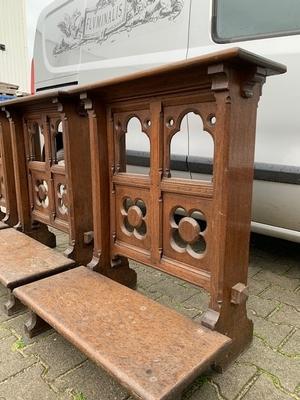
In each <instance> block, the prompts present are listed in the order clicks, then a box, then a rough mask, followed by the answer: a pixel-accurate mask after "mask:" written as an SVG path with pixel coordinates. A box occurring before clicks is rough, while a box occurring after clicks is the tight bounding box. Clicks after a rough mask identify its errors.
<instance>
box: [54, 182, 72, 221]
mask: <svg viewBox="0 0 300 400" xmlns="http://www.w3.org/2000/svg"><path fill="white" fill-rule="evenodd" d="M57 198H58V209H59V212H60V213H61V214H62V215H67V214H68V206H69V204H68V192H67V186H66V185H65V184H64V183H60V184H59V185H58V186H57Z"/></svg>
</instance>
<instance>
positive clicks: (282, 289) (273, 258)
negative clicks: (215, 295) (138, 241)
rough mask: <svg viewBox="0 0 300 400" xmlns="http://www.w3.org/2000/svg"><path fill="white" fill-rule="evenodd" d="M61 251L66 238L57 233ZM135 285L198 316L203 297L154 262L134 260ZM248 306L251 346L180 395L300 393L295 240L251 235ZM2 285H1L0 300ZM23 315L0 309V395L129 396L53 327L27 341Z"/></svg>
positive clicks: (80, 399)
mask: <svg viewBox="0 0 300 400" xmlns="http://www.w3.org/2000/svg"><path fill="white" fill-rule="evenodd" d="M58 242H59V246H58V250H63V249H64V248H65V247H66V237H65V236H64V235H62V234H60V235H59V237H58ZM132 266H133V268H135V269H136V271H137V272H138V290H139V291H141V292H142V293H144V294H145V295H146V296H149V297H151V298H153V299H155V300H157V301H159V302H160V303H162V304H164V305H166V306H168V307H172V308H174V309H176V310H177V311H178V312H181V313H183V314H185V315H186V316H188V317H190V318H194V319H196V320H199V319H200V318H201V314H202V313H203V311H204V310H205V308H206V307H207V304H208V295H207V294H206V293H205V292H204V291H203V290H201V289H200V290H199V289H198V288H197V287H195V286H192V285H190V284H187V283H185V282H183V281H180V280H178V279H175V278H172V277H169V276H167V275H165V274H163V273H161V272H158V271H155V270H153V269H151V268H146V267H143V266H140V265H137V264H132ZM249 284H250V292H251V293H250V299H249V302H248V312H249V315H250V317H251V318H252V319H253V320H254V323H255V337H254V341H253V344H252V346H251V347H250V348H249V349H248V350H247V351H246V352H245V353H244V354H243V355H242V356H241V357H239V359H238V360H237V361H236V362H235V363H234V364H233V365H232V366H231V367H230V368H229V369H228V370H227V371H226V372H225V373H224V374H223V375H218V374H216V373H213V372H210V371H208V372H207V373H206V375H205V376H201V377H200V378H199V379H198V380H196V381H195V382H194V384H193V385H191V386H190V387H189V388H188V390H187V391H186V392H185V394H184V396H183V399H184V400H217V399H219V400H222V399H223V400H240V399H243V400H260V399H262V400H281V399H282V400H288V399H300V251H299V245H296V244H292V243H288V242H284V241H280V240H277V239H271V238H264V237H262V236H258V235H254V236H253V238H252V245H251V260H250V268H249ZM4 295H5V290H4V289H3V288H0V301H1V300H2V301H3V300H4V297H3V296H4ZM26 318H27V313H26V312H25V311H24V312H21V313H20V314H18V315H17V316H14V317H10V318H9V317H6V316H5V315H4V314H3V313H2V312H1V311H0V400H67V399H69V400H72V399H73V400H129V399H130V400H132V398H131V397H130V396H129V395H128V393H127V392H126V391H125V390H124V389H123V388H121V387H120V386H119V385H118V384H117V383H116V382H115V381H114V380H113V379H111V378H110V377H109V376H108V375H107V374H106V373H105V372H104V371H103V370H102V369H100V368H98V367H97V366H95V364H93V363H92V362H90V361H89V360H87V359H86V357H85V356H84V355H82V354H81V353H80V352H79V351H77V350H76V349H75V348H74V347H73V346H71V345H70V344H69V343H68V342H66V341H65V340H64V339H63V338H62V337H61V336H59V335H58V334H57V333H56V332H54V331H49V332H47V333H44V334H42V335H40V336H39V337H37V338H35V339H33V340H29V339H27V338H26V337H24V336H23V330H22V326H23V323H24V321H25V319H26Z"/></svg>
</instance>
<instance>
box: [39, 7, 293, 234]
mask: <svg viewBox="0 0 300 400" xmlns="http://www.w3.org/2000/svg"><path fill="white" fill-rule="evenodd" d="M232 46H234V47H237V46H239V47H242V48H244V49H246V50H249V51H252V52H255V53H258V54H260V55H262V56H265V57H268V58H271V59H273V60H275V61H278V62H280V63H283V64H286V65H287V67H288V73H287V74H285V75H282V76H280V77H274V78H270V80H271V82H269V84H267V85H266V86H265V87H264V95H263V97H262V99H261V102H260V104H259V109H258V125H257V142H256V158H255V162H256V163H255V183H254V193H253V196H254V197H253V213H252V220H253V222H252V230H253V231H255V232H259V233H263V234H267V235H270V236H276V237H281V238H284V239H288V240H292V241H296V242H300V111H299V110H300V79H299V70H300V2H299V0H285V1H282V0H264V1H260V0H243V1H241V0H55V1H53V3H51V5H50V6H48V7H47V8H46V9H44V10H43V12H42V14H41V16H40V18H39V21H38V26H37V31H36V39H35V48H34V62H33V65H34V74H35V89H36V91H38V92H40V91H43V90H50V89H54V88H61V87H70V86H74V85H78V84H84V83H88V82H94V81H97V80H104V79H107V78H111V77H115V76H118V75H124V74H128V73H130V72H134V71H137V70H141V69H145V68H150V67H154V66H158V65H161V64H164V63H170V62H173V61H178V60H183V59H186V58H190V57H195V56H198V55H201V54H206V53H209V52H213V51H216V50H220V49H224V48H226V47H232ZM130 129H133V132H135V131H136V130H137V129H140V127H139V123H138V121H132V124H131V127H130ZM199 130H200V131H201V132H202V130H203V129H202V123H201V121H199V117H197V116H196V115H195V114H193V113H191V114H188V115H187V116H186V117H185V119H184V121H183V123H182V128H181V132H180V135H178V138H176V140H174V145H173V147H172V159H173V169H174V171H173V172H174V173H176V174H181V175H183V176H186V177H187V178H192V179H197V178H199V177H201V178H204V179H210V174H211V172H212V157H213V143H212V140H211V138H210V136H209V135H208V134H207V135H205V134H199ZM128 131H129V127H128ZM201 132H200V133H201ZM128 136H130V135H128ZM138 137H139V136H138V135H135V134H134V135H133V136H132V138H131V139H130V140H129V139H128V140H129V142H128V148H129V149H130V151H128V163H129V164H134V165H135V168H139V169H140V170H142V169H143V168H145V166H147V162H148V161H147V160H148V158H147V157H148V154H149V153H148V152H149V148H148V146H149V143H147V141H145V142H144V141H141V140H137V138H138ZM143 166H144V167H143Z"/></svg>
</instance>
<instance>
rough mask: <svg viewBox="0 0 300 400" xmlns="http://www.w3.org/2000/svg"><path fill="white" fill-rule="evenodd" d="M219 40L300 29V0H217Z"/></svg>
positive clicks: (270, 34)
mask: <svg viewBox="0 0 300 400" xmlns="http://www.w3.org/2000/svg"><path fill="white" fill-rule="evenodd" d="M215 6H216V7H215V10H216V11H215V13H216V18H215V26H214V34H215V36H216V40H217V41H218V40H220V41H224V42H226V41H232V40H238V39H241V40H243V39H244V40H245V39H251V38H256V37H266V36H280V35H287V34H295V33H300V1H299V0H263V1H261V0H216V3H215Z"/></svg>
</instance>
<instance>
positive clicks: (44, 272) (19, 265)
mask: <svg viewBox="0 0 300 400" xmlns="http://www.w3.org/2000/svg"><path fill="white" fill-rule="evenodd" d="M0 254H1V257H0V282H1V283H2V284H3V285H4V286H6V287H7V288H8V289H13V288H15V287H17V286H19V285H22V284H26V283H29V282H33V281H34V280H36V279H41V278H44V277H46V276H49V275H52V274H55V273H58V272H61V271H64V270H66V269H68V268H71V267H72V266H74V264H75V263H74V261H73V260H71V259H68V258H66V257H64V256H63V255H62V254H60V253H58V252H56V251H55V250H52V249H49V247H47V246H45V245H43V244H41V243H39V242H37V241H36V240H34V239H32V238H30V237H29V236H27V235H25V234H23V233H21V232H18V231H17V230H15V229H13V228H10V229H3V230H1V233H0Z"/></svg>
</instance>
